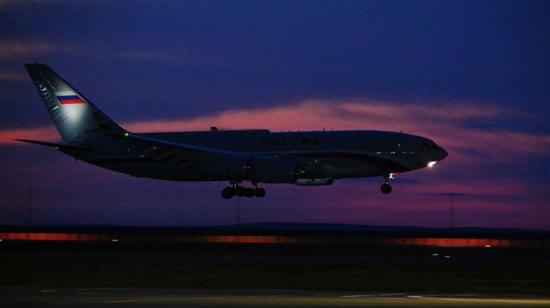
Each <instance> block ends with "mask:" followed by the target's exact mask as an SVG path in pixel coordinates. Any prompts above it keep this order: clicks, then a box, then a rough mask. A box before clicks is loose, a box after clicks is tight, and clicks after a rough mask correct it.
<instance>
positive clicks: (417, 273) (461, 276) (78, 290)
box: [0, 241, 550, 307]
mask: <svg viewBox="0 0 550 308" xmlns="http://www.w3.org/2000/svg"><path fill="white" fill-rule="evenodd" d="M0 295H1V296H0V306H1V307H11V306H14V305H15V306H25V307H37V306H44V305H46V304H48V303H49V304H50V306H51V305H53V306H58V305H59V306H67V307H69V306H70V307H81V306H82V307H92V306H97V305H101V304H105V303H109V304H110V305H111V306H117V307H118V306H130V305H131V306H132V307H157V306H182V305H183V306H186V307H189V306H196V307H220V306H222V307H237V306H250V307H255V306H258V305H263V306H289V307H290V306H315V307H326V306H333V307H343V306H354V305H361V306H363V305H375V304H376V305H386V306H388V305H389V306H392V305H394V306H411V305H440V306H448V305H451V304H452V305H458V306H461V305H469V306H472V305H474V306H475V305H495V304H503V305H507V306H512V305H528V306H532V305H545V306H546V305H550V250H549V249H548V248H547V247H542V248H541V247H538V248H537V247H531V248H517V247H516V248H502V247H501V248H494V247H491V248H485V247H478V248H449V247H401V246H388V247H370V246H368V247H367V246H363V247H350V246H342V245H281V244H219V243H217V244H202V243H192V244H190V243H169V242H166V243H147V242H143V243H142V242H132V243H124V242H101V243H98V242H96V243H79V242H32V241H27V242H25V241H19V242H18V241H11V242H8V241H4V242H0ZM499 301H500V302H499ZM7 304H10V305H11V306H8V305H7Z"/></svg>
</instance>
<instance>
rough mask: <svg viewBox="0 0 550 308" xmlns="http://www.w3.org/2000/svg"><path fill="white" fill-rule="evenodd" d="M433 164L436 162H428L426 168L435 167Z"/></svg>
mask: <svg viewBox="0 0 550 308" xmlns="http://www.w3.org/2000/svg"><path fill="white" fill-rule="evenodd" d="M435 164H437V161H431V162H428V167H430V168H431V167H433V166H435Z"/></svg>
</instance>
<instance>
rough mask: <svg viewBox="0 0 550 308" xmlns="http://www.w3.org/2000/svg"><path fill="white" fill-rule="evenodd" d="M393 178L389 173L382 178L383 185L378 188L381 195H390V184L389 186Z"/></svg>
mask: <svg viewBox="0 0 550 308" xmlns="http://www.w3.org/2000/svg"><path fill="white" fill-rule="evenodd" d="M393 179H394V177H393V174H391V173H389V174H387V175H385V176H384V184H382V186H380V191H381V192H382V193H383V194H389V193H391V189H392V187H391V184H390V180H393Z"/></svg>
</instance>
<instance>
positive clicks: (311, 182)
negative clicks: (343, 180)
mask: <svg viewBox="0 0 550 308" xmlns="http://www.w3.org/2000/svg"><path fill="white" fill-rule="evenodd" d="M332 183H334V179H333V178H313V179H296V181H295V182H294V183H292V184H295V185H300V186H323V185H331V184H332Z"/></svg>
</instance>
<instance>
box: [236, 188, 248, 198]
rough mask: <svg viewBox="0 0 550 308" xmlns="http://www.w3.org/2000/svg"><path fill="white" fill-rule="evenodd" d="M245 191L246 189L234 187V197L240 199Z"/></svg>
mask: <svg viewBox="0 0 550 308" xmlns="http://www.w3.org/2000/svg"><path fill="white" fill-rule="evenodd" d="M245 190H246V188H244V187H241V186H237V187H235V195H236V196H237V197H242V196H244V195H245Z"/></svg>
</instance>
